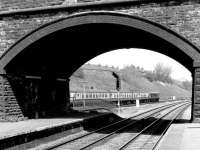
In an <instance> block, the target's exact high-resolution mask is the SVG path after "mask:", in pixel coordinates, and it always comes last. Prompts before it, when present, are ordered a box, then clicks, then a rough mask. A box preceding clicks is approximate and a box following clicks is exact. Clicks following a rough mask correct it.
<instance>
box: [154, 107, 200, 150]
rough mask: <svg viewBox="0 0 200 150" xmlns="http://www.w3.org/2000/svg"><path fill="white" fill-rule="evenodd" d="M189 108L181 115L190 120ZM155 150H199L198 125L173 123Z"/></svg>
mask: <svg viewBox="0 0 200 150" xmlns="http://www.w3.org/2000/svg"><path fill="white" fill-rule="evenodd" d="M190 112H191V108H189V109H187V111H186V112H185V113H184V115H183V118H182V119H183V120H187V119H190V115H191V113H190ZM156 150H200V124H199V123H175V124H173V125H171V127H170V128H169V129H168V131H167V133H166V134H165V135H164V137H163V139H162V140H161V141H160V144H159V145H158V147H157V149H156Z"/></svg>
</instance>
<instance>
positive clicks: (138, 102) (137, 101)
mask: <svg viewBox="0 0 200 150" xmlns="http://www.w3.org/2000/svg"><path fill="white" fill-rule="evenodd" d="M136 107H140V100H139V99H136Z"/></svg>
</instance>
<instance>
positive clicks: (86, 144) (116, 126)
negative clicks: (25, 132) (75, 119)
mask: <svg viewBox="0 0 200 150" xmlns="http://www.w3.org/2000/svg"><path fill="white" fill-rule="evenodd" d="M177 105H184V104H182V103H180V102H178V103H174V104H169V105H166V106H161V107H159V108H155V109H152V110H150V111H147V112H144V113H141V114H139V115H136V116H133V117H131V118H128V119H124V120H121V121H118V122H115V123H112V124H110V125H107V126H105V127H102V128H100V129H97V130H95V131H93V132H91V133H83V134H80V135H79V136H78V137H74V138H71V139H68V140H64V141H62V142H61V143H57V144H54V145H53V146H50V147H47V148H45V149H46V150H47V149H48V150H50V149H73V150H74V149H92V148H95V147H96V146H97V147H98V146H99V145H102V144H103V145H105V143H107V142H106V141H110V139H115V137H121V138H122V140H123V141H125V140H124V138H123V137H126V138H127V137H130V136H133V135H132V134H130V133H129V132H126V131H131V132H132V133H134V134H135V133H138V132H139V131H140V130H142V129H143V128H145V126H147V125H148V124H150V123H152V121H155V118H159V116H160V115H161V114H163V112H164V111H166V109H169V108H171V107H178V106H177ZM171 109H172V108H171ZM156 122H157V121H156ZM118 141H119V139H118ZM110 143H111V144H112V145H113V144H114V143H115V142H110ZM119 143H121V142H117V144H114V145H115V146H114V149H116V145H118V146H117V147H118V149H119V148H120V147H122V146H120V145H119ZM122 143H124V142H122ZM122 145H124V144H122ZM106 147H107V148H106ZM106 147H105V146H103V147H101V148H100V147H99V148H100V149H113V148H112V146H109V145H107V146H106ZM122 149H123V147H122Z"/></svg>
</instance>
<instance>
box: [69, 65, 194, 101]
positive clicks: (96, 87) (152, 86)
mask: <svg viewBox="0 0 200 150" xmlns="http://www.w3.org/2000/svg"><path fill="white" fill-rule="evenodd" d="M112 71H114V72H116V73H117V74H118V75H119V76H120V78H121V91H127V92H128V91H129V92H159V93H160V94H161V97H163V99H164V97H169V96H176V97H189V96H191V87H192V83H191V82H190V81H177V80H174V79H172V78H171V68H170V67H168V66H165V65H163V64H160V63H159V64H158V65H156V66H155V68H154V70H153V71H146V70H144V69H143V68H140V67H136V66H134V65H130V66H125V67H124V68H123V69H119V68H115V67H108V66H101V65H91V64H86V65H83V66H82V67H81V68H80V69H78V70H77V71H76V72H75V73H74V75H73V76H72V78H71V80H70V89H71V90H72V91H76V90H79V91H80V90H83V85H84V87H86V86H88V87H92V88H89V89H87V90H89V91H116V79H115V78H114V77H113V75H112Z"/></svg>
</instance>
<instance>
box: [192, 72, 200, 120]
mask: <svg viewBox="0 0 200 150" xmlns="http://www.w3.org/2000/svg"><path fill="white" fill-rule="evenodd" d="M194 80H195V81H194V107H193V109H194V110H193V118H194V120H196V121H197V122H198V120H199V118H200V68H195V79H194Z"/></svg>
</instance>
